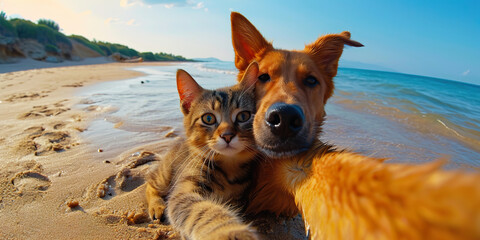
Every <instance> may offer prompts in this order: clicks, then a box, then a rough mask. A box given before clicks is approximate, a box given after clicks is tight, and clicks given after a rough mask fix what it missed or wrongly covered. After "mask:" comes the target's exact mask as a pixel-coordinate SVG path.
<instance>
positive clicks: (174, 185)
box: [146, 62, 258, 240]
mask: <svg viewBox="0 0 480 240" xmlns="http://www.w3.org/2000/svg"><path fill="white" fill-rule="evenodd" d="M257 74H258V64H257V63H256V62H253V63H252V64H250V66H249V67H248V69H247V70H246V74H245V76H244V77H243V79H242V80H241V81H240V83H238V84H237V85H234V86H232V87H227V88H221V89H217V90H205V89H203V88H202V87H200V86H199V85H198V84H197V82H195V80H194V79H193V78H192V77H191V76H190V75H189V74H188V73H187V72H185V71H183V70H178V71H177V88H178V92H179V95H180V105H181V110H182V112H183V114H184V127H185V132H186V134H185V135H186V138H184V139H181V140H180V142H179V143H178V144H176V145H175V146H174V147H173V148H172V149H171V150H170V151H169V152H168V153H167V154H166V155H165V156H164V157H163V158H162V160H161V161H160V162H159V165H158V167H157V169H156V170H154V171H152V172H151V173H150V174H149V176H148V179H147V187H146V198H147V203H148V212H149V215H150V217H151V218H152V219H160V218H161V217H162V216H163V214H164V211H166V217H167V219H168V220H169V222H170V224H172V225H173V227H174V229H176V230H177V231H179V232H180V234H181V235H182V236H183V237H184V238H186V239H238V240H240V239H242V240H243V239H258V236H257V234H256V233H255V231H254V230H253V229H252V228H251V227H250V226H249V225H248V224H246V223H244V222H243V221H242V219H241V217H240V216H239V213H238V210H240V209H241V208H242V207H244V206H246V204H247V203H246V202H245V201H246V199H247V194H246V192H247V189H248V188H249V186H250V184H251V182H252V179H253V176H252V175H253V171H254V169H255V167H256V160H255V159H256V156H257V151H256V149H255V143H254V139H253V132H252V123H253V117H254V113H255V107H256V106H255V104H256V102H255V93H254V88H255V83H256V80H257V77H258V76H257ZM164 199H166V202H165V201H164Z"/></svg>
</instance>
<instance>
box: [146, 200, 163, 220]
mask: <svg viewBox="0 0 480 240" xmlns="http://www.w3.org/2000/svg"><path fill="white" fill-rule="evenodd" d="M164 211H165V204H163V203H161V202H159V201H155V202H151V203H150V204H148V215H149V216H150V218H151V219H152V220H154V221H155V220H157V219H158V220H159V221H161V222H163V221H164V215H163V214H164Z"/></svg>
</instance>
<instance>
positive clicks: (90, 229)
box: [0, 63, 175, 239]
mask: <svg viewBox="0 0 480 240" xmlns="http://www.w3.org/2000/svg"><path fill="white" fill-rule="evenodd" d="M153 64H159V65H164V64H169V63H153ZM149 65H152V63H149ZM130 66H131V65H130V64H121V63H108V64H100V65H85V66H70V67H59V68H44V69H35V70H27V71H19V72H12V73H4V74H0V89H1V91H0V92H1V93H0V101H1V103H0V126H1V127H0V166H1V167H0V191H1V197H0V222H2V228H0V238H1V239H72V238H74V239H128V238H133V239H151V238H162V237H164V236H170V237H173V238H174V237H175V234H174V232H173V231H171V229H169V228H168V227H165V226H163V225H160V224H152V223H149V219H148V217H147V215H146V214H145V211H144V209H145V205H144V200H143V191H144V188H143V183H144V180H143V176H144V174H145V172H146V170H147V168H148V164H146V163H149V162H151V161H153V160H155V157H156V156H155V155H154V154H153V153H152V152H153V151H157V152H158V151H161V150H162V149H161V145H159V144H155V146H154V147H153V146H150V148H151V149H149V146H143V147H142V149H129V150H128V151H127V152H126V153H125V154H124V155H121V156H117V157H116V158H115V159H111V160H106V159H105V157H104V156H103V155H102V153H103V151H102V150H101V149H100V150H99V149H97V148H95V147H92V146H90V145H89V143H88V142H86V141H85V140H84V139H82V138H81V137H80V136H79V134H80V133H81V132H83V131H88V123H89V121H90V120H91V119H92V118H94V117H95V116H96V114H98V113H97V112H96V110H80V109H75V108H74V105H75V104H77V103H78V102H79V101H81V99H79V98H77V97H74V92H75V91H76V90H78V89H79V88H81V87H83V86H87V85H91V84H94V83H98V82H102V81H111V80H120V79H126V78H132V77H135V76H139V75H141V73H139V72H135V71H129V70H125V68H126V67H130ZM137 66H138V65H137ZM24 67H25V66H24ZM167 145H168V144H165V146H167ZM153 148H154V149H153ZM135 152H139V153H140V154H137V155H132V154H131V153H135Z"/></svg>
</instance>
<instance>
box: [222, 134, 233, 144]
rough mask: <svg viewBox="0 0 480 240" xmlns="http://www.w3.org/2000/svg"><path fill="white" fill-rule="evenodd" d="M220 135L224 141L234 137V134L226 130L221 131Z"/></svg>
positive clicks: (228, 141)
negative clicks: (224, 131)
mask: <svg viewBox="0 0 480 240" xmlns="http://www.w3.org/2000/svg"><path fill="white" fill-rule="evenodd" d="M220 137H221V138H223V140H225V142H227V143H230V141H232V138H233V137H235V134H233V133H229V132H226V133H222V135H220Z"/></svg>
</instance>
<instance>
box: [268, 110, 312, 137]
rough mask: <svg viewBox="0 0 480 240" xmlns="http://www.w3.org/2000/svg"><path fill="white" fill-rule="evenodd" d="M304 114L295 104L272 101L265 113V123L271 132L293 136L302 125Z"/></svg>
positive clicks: (281, 135)
mask: <svg viewBox="0 0 480 240" xmlns="http://www.w3.org/2000/svg"><path fill="white" fill-rule="evenodd" d="M304 122H305V115H304V114H303V111H302V109H301V108H300V107H299V106H297V105H291V104H286V103H282V102H278V103H274V104H273V105H272V106H270V107H269V108H268V110H267V112H266V113H265V124H267V126H269V127H270V129H271V131H272V133H273V134H275V135H277V136H278V137H282V138H287V137H292V136H295V135H296V134H297V133H298V132H300V130H301V129H302V127H303V123H304Z"/></svg>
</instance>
